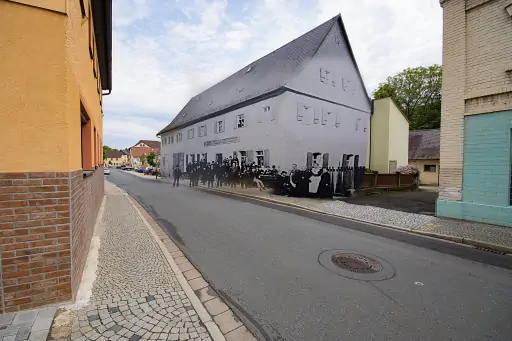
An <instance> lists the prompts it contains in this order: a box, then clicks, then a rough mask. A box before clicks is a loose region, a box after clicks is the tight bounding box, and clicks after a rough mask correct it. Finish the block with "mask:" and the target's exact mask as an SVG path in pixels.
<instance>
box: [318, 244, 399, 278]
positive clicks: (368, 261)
mask: <svg viewBox="0 0 512 341" xmlns="http://www.w3.org/2000/svg"><path fill="white" fill-rule="evenodd" d="M318 262H319V263H320V265H322V266H323V267H324V268H325V269H327V270H329V271H330V272H332V273H335V274H337V275H338V276H343V277H346V278H350V279H355V280H360V281H384V280H386V279H390V278H393V277H394V276H395V268H394V267H393V266H392V265H391V264H390V263H389V262H388V261H386V260H385V259H382V258H381V257H379V256H376V255H374V254H371V253H368V252H361V251H356V250H340V249H338V250H326V251H323V252H322V253H320V255H318Z"/></svg>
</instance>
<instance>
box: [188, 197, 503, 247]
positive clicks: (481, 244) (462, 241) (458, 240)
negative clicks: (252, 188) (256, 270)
mask: <svg viewBox="0 0 512 341" xmlns="http://www.w3.org/2000/svg"><path fill="white" fill-rule="evenodd" d="M195 188H197V189H201V190H206V191H212V192H221V193H225V194H228V195H232V196H239V197H246V198H251V199H254V200H261V201H266V202H271V203H273V204H278V205H282V206H288V207H293V208H298V209H301V210H305V211H309V212H313V213H317V214H323V215H327V216H331V217H337V218H343V219H347V220H351V221H356V222H362V223H365V224H370V225H375V226H379V227H384V228H389V229H393V230H398V231H401V232H407V233H413V234H416V235H420V236H424V237H431V238H436V239H441V240H446V241H450V242H454V243H459V244H464V245H468V246H472V247H477V248H483V249H488V250H491V251H495V252H500V253H507V254H512V246H511V247H508V246H505V245H499V244H493V243H487V242H482V241H478V240H474V239H471V238H464V237H457V236H450V235H446V234H441V233H435V232H426V231H419V230H414V229H411V228H405V227H400V226H395V225H390V224H382V223H376V222H372V221H370V220H365V219H357V218H353V217H348V216H343V215H339V214H332V213H326V212H322V211H319V210H315V209H312V208H309V207H305V206H301V205H296V204H290V203H287V202H282V201H279V200H273V199H269V198H262V197H258V196H255V195H251V194H243V193H233V192H230V191H225V190H222V189H217V188H208V187H195Z"/></svg>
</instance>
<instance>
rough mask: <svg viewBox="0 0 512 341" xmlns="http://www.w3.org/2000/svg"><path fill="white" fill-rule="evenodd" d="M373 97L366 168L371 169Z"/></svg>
mask: <svg viewBox="0 0 512 341" xmlns="http://www.w3.org/2000/svg"><path fill="white" fill-rule="evenodd" d="M374 101H375V99H372V103H371V104H372V107H371V109H370V131H369V135H370V138H369V139H368V144H369V148H368V149H369V150H368V168H370V169H372V117H373V111H374V109H373V108H374V107H375V106H374V103H373V102H374Z"/></svg>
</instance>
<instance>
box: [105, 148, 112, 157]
mask: <svg viewBox="0 0 512 341" xmlns="http://www.w3.org/2000/svg"><path fill="white" fill-rule="evenodd" d="M111 150H112V148H110V147H109V146H103V160H105V159H106V158H107V152H109V151H111Z"/></svg>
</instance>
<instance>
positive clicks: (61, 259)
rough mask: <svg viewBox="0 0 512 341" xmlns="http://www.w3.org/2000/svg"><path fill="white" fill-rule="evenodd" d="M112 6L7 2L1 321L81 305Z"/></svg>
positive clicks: (96, 190)
mask: <svg viewBox="0 0 512 341" xmlns="http://www.w3.org/2000/svg"><path fill="white" fill-rule="evenodd" d="M111 17H112V2H111V0H1V1H0V47H1V48H0V51H1V52H0V53H1V54H0V113H1V114H0V144H1V145H2V146H4V148H3V149H2V151H1V152H0V216H1V217H2V220H1V221H0V247H1V249H0V250H1V257H0V262H1V270H2V271H1V273H2V276H1V278H2V283H1V284H2V289H3V290H0V294H2V293H3V297H0V302H1V303H0V313H2V312H10V311H17V310H21V309H28V308H33V307H37V306H41V305H45V304H49V303H54V302H58V301H67V300H71V299H73V298H74V297H75V295H76V292H77V288H78V284H79V283H80V278H81V275H82V270H83V268H84V264H85V260H86V256H87V253H88V250H89V244H90V240H91V236H92V232H93V226H94V223H95V219H96V216H97V213H98V210H99V207H100V204H101V200H102V198H103V182H104V177H103V171H102V169H101V168H98V166H100V165H101V164H102V154H103V153H102V139H103V122H102V101H103V95H104V93H103V91H105V90H106V91H108V93H110V90H111V84H112V76H111V59H112V58H111V46H112V39H111V37H112V19H111Z"/></svg>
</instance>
